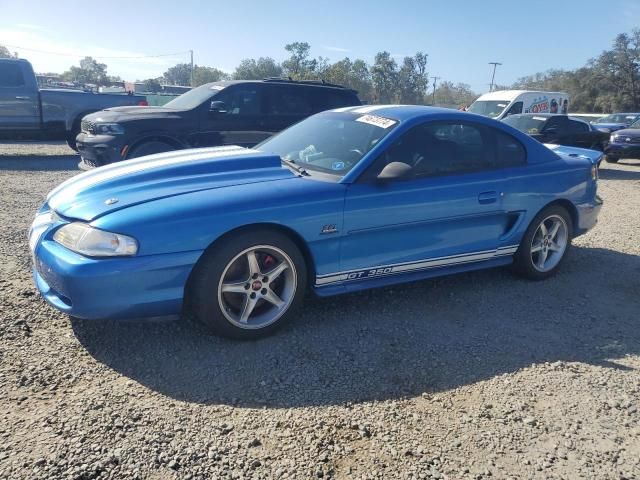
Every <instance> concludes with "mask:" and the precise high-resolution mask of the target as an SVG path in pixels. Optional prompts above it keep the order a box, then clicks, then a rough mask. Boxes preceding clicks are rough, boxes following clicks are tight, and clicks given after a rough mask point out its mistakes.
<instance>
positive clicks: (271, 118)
mask: <svg viewBox="0 0 640 480" xmlns="http://www.w3.org/2000/svg"><path fill="white" fill-rule="evenodd" d="M309 88H311V87H307V86H305V85H295V84H291V85H287V84H277V83H272V84H270V83H267V84H266V85H265V90H266V97H267V104H266V105H267V107H266V108H267V116H266V118H265V121H266V124H265V128H267V129H268V130H270V131H272V132H273V133H277V132H280V131H282V130H284V129H285V128H287V127H290V126H291V125H293V124H294V123H298V122H299V121H300V120H304V119H305V118H307V117H308V116H310V115H313V114H314V113H315V111H314V109H313V105H312V103H311V95H310V94H309V92H308V89H309Z"/></svg>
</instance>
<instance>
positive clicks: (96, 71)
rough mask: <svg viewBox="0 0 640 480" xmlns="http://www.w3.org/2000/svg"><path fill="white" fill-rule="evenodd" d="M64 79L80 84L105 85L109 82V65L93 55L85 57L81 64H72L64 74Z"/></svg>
mask: <svg viewBox="0 0 640 480" xmlns="http://www.w3.org/2000/svg"><path fill="white" fill-rule="evenodd" d="M62 79H63V80H65V81H67V82H74V83H79V84H95V85H103V84H105V83H108V82H109V77H108V76H107V66H106V65H105V64H104V63H98V61H96V60H95V59H94V58H92V57H84V58H83V59H82V60H80V66H79V67H76V66H72V67H71V68H70V69H69V70H67V71H66V72H64V73H63V74H62Z"/></svg>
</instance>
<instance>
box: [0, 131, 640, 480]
mask: <svg viewBox="0 0 640 480" xmlns="http://www.w3.org/2000/svg"><path fill="white" fill-rule="evenodd" d="M77 161H78V157H77V156H75V155H73V152H72V151H71V150H69V149H68V148H67V147H66V146H65V145H62V144H58V143H52V144H7V143H4V144H0V192H1V195H2V203H1V205H2V208H1V211H0V249H1V252H2V261H1V263H0V272H1V275H0V292H1V297H0V306H1V314H0V412H1V413H0V415H1V417H0V478H11V479H13V478H16V479H18V478H20V479H22V478H47V479H50V478H51V479H53V478H65V479H76V478H77V479H91V478H127V479H128V478H150V479H173V478H180V479H190V478H192V479H196V478H234V479H244V478H312V477H313V478H358V479H360V478H363V479H364V478H366V479H368V478H441V479H444V478H448V479H480V478H500V479H502V478H523V479H525V478H526V479H529V478H535V479H537V478H540V479H552V478H565V479H570V478H597V479H609V478H611V479H622V478H627V479H632V478H640V373H639V369H640V331H639V329H638V326H639V320H640V315H639V312H640V301H639V300H638V280H639V279H640V256H639V255H640V243H639V242H638V233H640V214H639V213H638V212H640V162H634V161H627V162H621V163H620V164H619V165H614V166H612V165H605V166H604V168H603V169H602V171H601V181H600V193H601V195H602V197H603V198H604V200H605V206H604V208H603V211H602V213H601V216H600V223H599V224H598V226H597V227H596V228H595V229H593V230H592V231H591V232H590V233H589V234H587V235H585V236H583V237H580V238H578V239H576V241H575V244H574V248H573V249H572V251H571V253H570V257H569V258H568V259H567V262H566V263H565V265H564V266H563V268H562V270H561V272H560V273H559V274H558V275H557V276H555V277H554V278H552V279H550V280H547V281H545V282H538V283H532V282H528V281H524V280H520V279H517V278H515V277H513V276H512V275H511V274H510V273H509V272H508V271H506V270H502V269H496V270H490V271H484V272H475V273H469V274H465V275H458V276H453V277H447V278H443V279H438V280H430V281H424V282H418V283H414V284H411V285H407V286H402V287H394V288H386V289H380V290H374V291H369V292H365V293H359V294H350V295H345V296H342V297H336V298H333V299H309V300H308V301H307V304H306V308H305V309H304V312H303V313H301V315H300V318H298V319H297V321H295V322H292V324H291V325H289V326H288V327H286V328H285V329H284V330H282V331H280V332H279V333H278V334H277V335H275V336H273V337H271V338H268V339H265V340H261V341H257V342H250V343H246V342H245V343H238V342H233V341H227V340H222V339H219V338H215V337H210V336H206V335H203V334H201V333H199V332H196V331H194V330H192V329H191V328H189V327H188V326H186V325H183V324H182V323H181V322H180V321H173V322H168V321H164V322H157V321H156V322H141V321H125V322H111V321H96V322H82V321H76V320H70V319H69V318H68V317H66V316H64V315H61V314H60V313H58V312H57V311H55V310H54V309H53V308H50V307H49V306H47V305H46V304H45V302H44V301H43V300H42V299H40V298H39V297H38V296H37V294H36V293H35V290H34V287H33V285H32V282H31V278H30V273H29V268H30V267H29V263H30V259H29V254H28V248H27V243H26V231H27V228H28V226H29V224H30V222H31V219H32V217H33V215H34V212H35V210H36V208H37V207H38V206H39V205H40V203H41V202H42V201H43V199H44V198H45V195H46V193H47V192H48V191H49V190H50V189H52V188H53V187H54V186H55V185H57V184H58V183H60V182H61V181H62V180H64V179H66V178H68V177H70V176H72V175H75V174H76V173H78V172H77V170H75V165H76V163H77Z"/></svg>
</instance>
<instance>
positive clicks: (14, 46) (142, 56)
mask: <svg viewBox="0 0 640 480" xmlns="http://www.w3.org/2000/svg"><path fill="white" fill-rule="evenodd" d="M5 47H9V48H16V49H18V50H26V51H28V52H37V53H44V54H46V55H58V56H61V57H93V58H100V59H141V58H158V57H176V56H178V55H185V54H187V53H190V52H191V50H185V51H183V52H175V53H160V54H158V55H140V56H131V57H127V56H122V57H118V56H101V55H74V54H72V53H60V52H48V51H46V50H37V49H35V48H26V47H19V46H17V45H7V44H5Z"/></svg>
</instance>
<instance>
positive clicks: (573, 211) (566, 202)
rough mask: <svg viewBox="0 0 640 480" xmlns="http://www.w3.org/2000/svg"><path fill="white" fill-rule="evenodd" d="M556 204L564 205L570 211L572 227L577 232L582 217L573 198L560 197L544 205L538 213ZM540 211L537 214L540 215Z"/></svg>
mask: <svg viewBox="0 0 640 480" xmlns="http://www.w3.org/2000/svg"><path fill="white" fill-rule="evenodd" d="M555 205H557V206H560V207H563V208H564V209H565V210H566V211H567V212H568V213H569V216H570V217H571V227H572V230H573V232H574V233H575V231H576V229H577V228H578V225H579V224H580V223H579V222H580V219H579V216H578V209H577V208H576V206H575V205H574V204H573V202H572V201H571V200H567V199H566V198H559V199H557V200H554V201H552V202H549V203H547V204H546V205H545V206H544V207H542V208H541V209H540V210H539V211H538V213H540V212H542V211H543V210H544V209H545V208H549V207H552V206H555ZM538 213H536V215H538ZM534 218H535V217H534Z"/></svg>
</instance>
